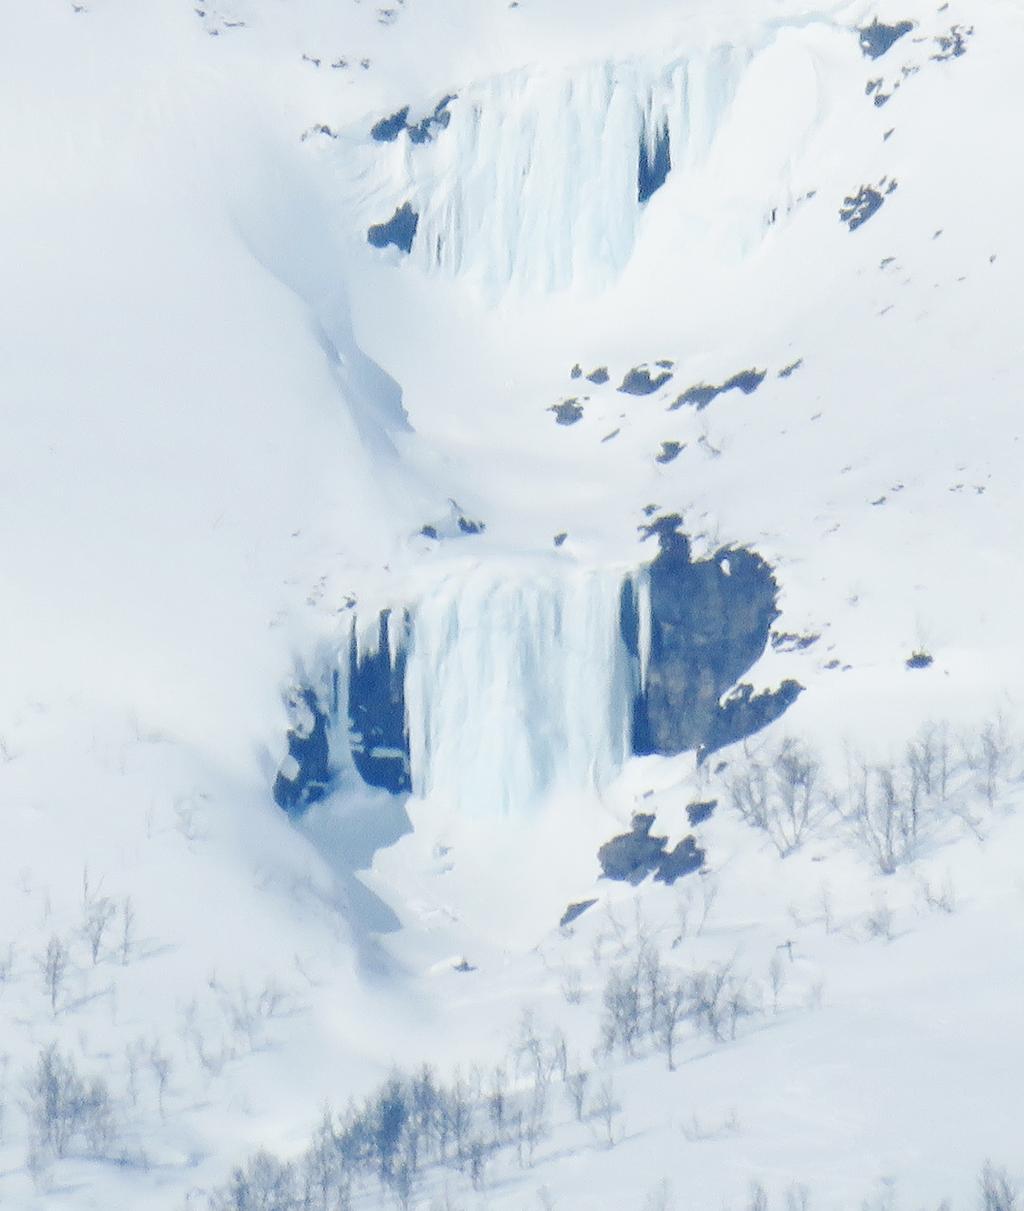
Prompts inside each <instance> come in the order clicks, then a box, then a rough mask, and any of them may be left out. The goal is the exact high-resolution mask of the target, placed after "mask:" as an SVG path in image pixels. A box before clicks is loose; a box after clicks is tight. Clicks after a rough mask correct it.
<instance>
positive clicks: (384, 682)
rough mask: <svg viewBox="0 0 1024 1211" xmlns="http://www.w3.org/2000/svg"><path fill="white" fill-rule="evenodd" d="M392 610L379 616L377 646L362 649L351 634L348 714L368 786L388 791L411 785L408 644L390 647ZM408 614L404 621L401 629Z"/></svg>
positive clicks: (354, 752)
mask: <svg viewBox="0 0 1024 1211" xmlns="http://www.w3.org/2000/svg"><path fill="white" fill-rule="evenodd" d="M389 617H390V611H389V610H384V611H383V612H382V613H381V615H380V620H379V623H378V625H379V627H380V632H379V638H378V643H377V650H376V652H373V653H365V652H363V653H360V652H359V650H358V645H357V644H356V640H355V635H353V637H352V641H351V645H350V648H349V685H348V717H349V723H350V725H351V728H350V736H351V739H350V745H351V750H352V760H353V762H354V764H355V767H356V769H357V770H358V772H359V776H360V777H361V778H362V780H363V781H364V782H365V783H367V784H368V785H369V786H379V787H381V788H382V789H384V790H388V791H391V792H392V794H402V793H404V792H406V791H408V790H410V789H411V786H412V783H411V781H410V777H409V740H408V737H407V735H406V729H405V650H406V646H407V644H406V643H401V644H399V645H398V650H397V651H396V652H394V653H393V652H392V651H391V641H390V638H389V635H388V631H389V629H390V628H389V626H388V622H389ZM408 628H409V619H408V617H407V616H406V618H405V620H404V630H405V631H406V632H407V631H408Z"/></svg>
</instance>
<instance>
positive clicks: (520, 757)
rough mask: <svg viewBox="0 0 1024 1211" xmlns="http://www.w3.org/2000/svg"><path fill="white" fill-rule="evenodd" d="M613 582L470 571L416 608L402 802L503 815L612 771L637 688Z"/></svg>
mask: <svg viewBox="0 0 1024 1211" xmlns="http://www.w3.org/2000/svg"><path fill="white" fill-rule="evenodd" d="M524 573H525V574H524ZM622 581H623V578H622V574H621V572H613V571H610V570H595V569H585V568H576V567H565V568H562V567H557V566H553V565H549V566H547V567H537V566H536V565H534V566H532V567H530V568H529V569H523V568H519V569H517V568H514V567H509V566H506V565H503V564H497V565H494V566H491V565H480V566H475V567H471V568H468V569H465V570H460V571H458V572H453V573H451V574H450V575H449V576H448V577H446V578H445V579H444V581H443V582H442V583H441V584H439V585H438V586H436V587H435V588H434V589H433V590H432V591H431V592H430V593H429V594H428V595H426V596H424V597H423V598H422V599H421V601H420V602H419V603H418V604H417V605H416V606H415V607H414V609H413V610H412V614H411V617H412V627H411V645H410V650H409V654H408V663H407V667H406V674H405V698H406V701H405V705H406V719H407V726H408V735H409V758H410V766H411V772H412V785H413V792H414V794H416V795H419V796H421V797H423V798H428V799H432V800H436V801H438V802H439V803H443V804H444V805H446V806H451V807H454V808H456V809H457V810H458V811H460V812H465V813H471V814H474V815H480V814H492V813H497V814H507V813H509V812H512V811H516V812H519V811H522V810H523V809H524V808H528V807H529V805H531V804H535V803H537V802H538V801H539V800H540V799H541V798H543V796H544V795H545V794H546V793H547V792H548V791H550V790H554V789H556V788H557V789H563V790H569V791H579V790H594V789H599V788H600V787H601V786H602V784H603V783H605V782H606V781H607V780H608V779H609V778H610V777H611V776H612V775H613V774H614V773H615V772H616V770H617V769H618V767H619V766H620V765H621V764H622V762H623V761H624V760H625V758H626V756H627V755H628V753H629V733H630V717H631V716H630V712H631V705H632V697H633V693H634V689H635V682H636V670H635V662H634V661H633V659H632V658H631V657H630V655H629V653H628V652H627V650H626V647H625V644H624V642H623V638H622V633H621V627H620V599H621V592H622Z"/></svg>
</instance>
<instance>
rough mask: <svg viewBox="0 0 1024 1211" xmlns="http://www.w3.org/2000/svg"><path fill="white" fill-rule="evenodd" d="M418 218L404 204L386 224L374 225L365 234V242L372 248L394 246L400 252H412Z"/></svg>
mask: <svg viewBox="0 0 1024 1211" xmlns="http://www.w3.org/2000/svg"><path fill="white" fill-rule="evenodd" d="M419 222H420V216H419V215H418V214H417V213H416V211H415V210H413V208H412V207H411V206H410V205H409V203H408V202H406V203H405V204H404V205H402V206H399V207H398V209H397V210H396V211H395V213H394V214H393V215H392V216H391V218H390V219H388V221H387V222H386V223H375V224H374V225H373V226H372V227H370V228H369V229H368V230H367V232H366V242H367V243H368V244H372V245H373V247H374V248H387V247H388V246H389V245H392V244H393V245H394V246H395V247H396V248H400V249H401V250H402V252H412V242H413V240H414V239H415V238H416V228H417V227H418V226H419Z"/></svg>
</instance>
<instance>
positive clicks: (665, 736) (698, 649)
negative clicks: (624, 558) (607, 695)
mask: <svg viewBox="0 0 1024 1211" xmlns="http://www.w3.org/2000/svg"><path fill="white" fill-rule="evenodd" d="M678 524H679V519H678V518H676V517H671V518H665V519H663V520H662V521H661V522H659V523H658V524H657V525H656V527H654V532H656V533H657V535H658V538H659V541H660V543H661V552H660V554H659V555H658V558H657V559H655V560H654V562H653V563H652V564H651V566H650V569H649V573H648V575H649V585H650V653H649V656H648V660H647V670H646V677H645V679H644V684H643V688H642V690H641V692H640V694H639V695H638V696H637V698H636V701H635V703H634V710H633V751H634V752H636V753H664V754H670V753H681V752H685V751H687V750H691V749H696V750H699V751H711V750H713V749H715V748H721V747H722V746H723V745H724V744H728V743H731V742H732V741H734V740H738V739H741V738H742V737H743V736H746V735H750V733H751V732H754V731H757V730H758V729H759V728H762V727H764V726H766V725H767V724H768V723H770V722H771V721H772V720H773V719H775V718H777V717H778V716H779V715H781V714H782V712H783V711H784V710H785V709H786V707H788V706H789V705H790V704H791V703H792V702H793V701H794V700H795V698H796V696H797V695H798V694H799V693H800V688H801V687H800V686H799V685H798V684H797V683H796V682H793V681H787V682H783V684H782V685H781V686H780V687H779V689H778V690H775V691H771V692H767V693H762V694H754V692H753V689H752V687H751V686H749V685H742V684H738V683H739V679H740V678H741V677H742V676H743V674H744V673H746V672H747V671H748V670H749V669H750V668H751V666H752V665H753V664H754V663H755V661H756V660H757V659H758V658H759V657H760V656H761V654H762V653H763V652H764V650H765V647H766V645H767V643H768V635H769V631H770V629H771V625H772V622H773V621H774V620H775V618H776V617H777V616H778V610H777V608H776V604H775V602H776V595H777V592H778V586H777V585H776V583H775V578H774V576H773V574H772V570H771V568H770V567H769V566H768V564H766V563H765V561H764V560H763V559H761V558H760V556H758V555H756V554H755V553H754V552H752V551H747V550H744V549H742V548H723V549H722V550H720V551H718V552H716V553H715V554H714V555H713V556H712V557H711V558H710V559H703V560H693V559H692V558H691V553H690V543H689V540H688V539H687V538H686V536H685V535H683V534H681V533H680V532H679V530H678ZM636 608H637V607H636V606H635V605H631V604H630V603H629V602H628V601H627V602H624V610H623V618H624V633H625V634H626V639H627V644H629V645H630V646H632V647H634V650H635V646H636V639H635V633H636V630H635V627H632V626H631V622H630V616H631V614H632V615H633V616H634V617H635V614H636ZM631 629H632V630H633V632H634V633H633V635H631V634H630V630H631ZM726 694H728V695H729V696H728V697H726V698H725V699H724V700H723V695H726Z"/></svg>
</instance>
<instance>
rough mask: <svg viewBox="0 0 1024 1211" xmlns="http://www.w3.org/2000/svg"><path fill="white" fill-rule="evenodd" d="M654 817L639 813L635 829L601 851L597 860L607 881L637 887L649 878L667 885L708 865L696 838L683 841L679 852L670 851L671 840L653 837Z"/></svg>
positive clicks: (605, 845) (606, 845) (612, 840)
mask: <svg viewBox="0 0 1024 1211" xmlns="http://www.w3.org/2000/svg"><path fill="white" fill-rule="evenodd" d="M653 824H654V817H653V816H651V815H647V814H644V813H638V814H637V815H635V816H634V817H633V822H632V828H631V830H630V831H629V832H628V833H622V834H621V835H619V836H617V837H613V838H612V839H611V840H610V841H607V842H606V843H605V844H604V845H602V846H601V848H600V849H599V850H598V851H597V860H598V861H599V862H600V863H601V870H602V872H603V873H604V877H605V878H606V879H615V880H617V881H619V882H622V883H632V884H633V886H634V887H635V886H636V885H637V884H639V883H642V882H643V880H644V879H646V878H647V876H648V875H649V874H652V873H653V874H654V877H655V878H656V879H659V880H660V881H661V882H663V883H674V882H675V881H676V879H678V878H680V877H681V876H683V875H686V874H690V873H691V872H692V871H695V870H699V869H700V867H701V865H702V864H703V862H704V851H703V850H701V849H698V848H697V845H696V842H695V841H694V839H693V837H687V838H685V840H683V841H680V842H679V844H678V845H677V846H676V847H675V849H673V850H671V851H669V850H667V849H666V846H667V844H668V838H667V837H652V836H651V835H650V833H651V826H652V825H653Z"/></svg>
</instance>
